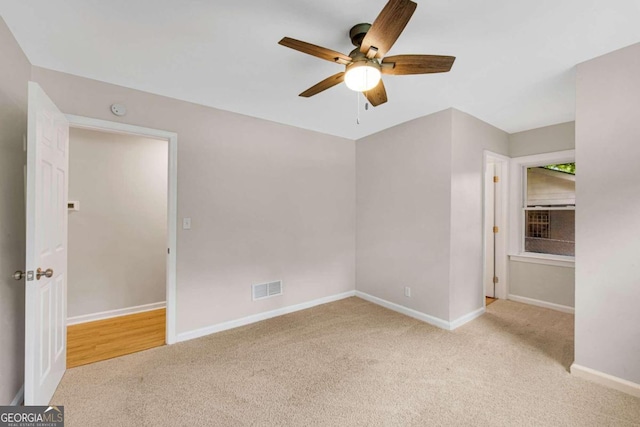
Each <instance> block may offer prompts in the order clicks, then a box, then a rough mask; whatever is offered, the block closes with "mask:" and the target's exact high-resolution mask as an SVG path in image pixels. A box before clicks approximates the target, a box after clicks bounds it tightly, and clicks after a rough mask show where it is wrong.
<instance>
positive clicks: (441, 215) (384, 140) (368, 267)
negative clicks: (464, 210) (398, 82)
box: [356, 110, 452, 320]
mask: <svg viewBox="0 0 640 427" xmlns="http://www.w3.org/2000/svg"><path fill="white" fill-rule="evenodd" d="M451 116H452V110H445V111H441V112H439V113H435V114H431V115H429V116H426V117H422V118H419V119H416V120H412V121H410V122H407V123H404V124H401V125H398V126H395V127H393V128H390V129H387V130H385V131H382V132H379V133H377V134H374V135H371V136H368V137H366V138H363V139H360V140H358V141H357V142H356V150H357V155H356V162H357V164H356V171H357V191H356V193H357V210H356V211H357V222H356V223H357V234H356V236H357V237H356V239H357V248H358V251H357V261H356V266H357V275H356V277H357V283H356V288H357V290H358V291H362V292H365V293H368V294H370V295H373V296H376V297H378V298H382V299H384V300H387V301H390V302H393V303H396V304H399V305H402V306H405V307H409V308H411V309H414V310H417V311H420V312H422V313H426V314H429V315H431V316H435V317H438V318H440V319H443V320H448V319H449V281H450V277H449V274H450V273H449V260H450V241H449V240H450V239H449V236H450V233H451V230H450V221H451V219H450V218H451V217H450V213H451V207H450V206H451ZM405 286H409V287H411V291H412V295H411V298H407V297H405V296H404V287H405Z"/></svg>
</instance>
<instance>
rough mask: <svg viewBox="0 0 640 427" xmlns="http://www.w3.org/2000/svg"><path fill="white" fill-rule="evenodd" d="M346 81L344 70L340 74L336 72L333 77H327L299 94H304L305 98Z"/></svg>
mask: <svg viewBox="0 0 640 427" xmlns="http://www.w3.org/2000/svg"><path fill="white" fill-rule="evenodd" d="M343 81H344V71H341V72H339V73H338V74H334V75H333V76H331V77H327V78H326V79H324V80H323V81H321V82H320V83H318V84H316V85H314V86H311V87H310V88H309V89H307V90H305V91H304V92H302V93H301V94H300V95H299V96H304V97H305V98H309V97H310V96H313V95H317V94H319V93H320V92H322V91H323V90H327V89H329V88H331V87H334V86H335V85H337V84H340V83H342V82H343Z"/></svg>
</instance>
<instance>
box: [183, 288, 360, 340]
mask: <svg viewBox="0 0 640 427" xmlns="http://www.w3.org/2000/svg"><path fill="white" fill-rule="evenodd" d="M355 294H356V292H355V291H349V292H343V293H341V294H337V295H331V296H328V297H324V298H318V299H315V300H313V301H308V302H303V303H301V304H296V305H290V306H288V307H283V308H278V309H276V310H271V311H266V312H264V313H258V314H253V315H251V316H247V317H243V318H241V319H236V320H230V321H228V322H223V323H218V324H216V325H211V326H206V327H204V328H200V329H195V330H193V331H188V332H181V333H179V334H178V335H177V337H176V342H182V341H188V340H192V339H195V338H200V337H204V336H206V335H211V334H214V333H216V332H222V331H226V330H228V329H233V328H237V327H240V326H245V325H249V324H251V323H256V322H260V321H262V320H267V319H271V318H272V317H277V316H282V315H283V314H289V313H293V312H295V311H300V310H305V309H307V308H311V307H315V306H317V305H322V304H326V303H329V302H333V301H338V300H341V299H345V298H349V297H352V296H355Z"/></svg>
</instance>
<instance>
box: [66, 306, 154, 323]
mask: <svg viewBox="0 0 640 427" xmlns="http://www.w3.org/2000/svg"><path fill="white" fill-rule="evenodd" d="M166 306H167V304H166V302H165V301H160V302H154V303H151V304H144V305H137V306H135V307H127V308H119V309H117V310H109V311H101V312H100V313H91V314H83V315H82V316H74V317H68V318H67V326H69V325H77V324H78V323H86V322H95V321H96V320H104V319H110V318H112V317H118V316H126V315H127V314H135V313H142V312H145V311H151V310H158V309H160V308H165V307H166Z"/></svg>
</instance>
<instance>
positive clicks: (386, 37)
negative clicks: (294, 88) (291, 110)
mask: <svg viewBox="0 0 640 427" xmlns="http://www.w3.org/2000/svg"><path fill="white" fill-rule="evenodd" d="M416 6H417V4H416V3H415V2H412V1H410V0H389V2H388V3H387V4H386V6H385V7H384V8H383V9H382V11H381V12H380V14H379V15H378V17H377V18H376V19H375V21H373V24H357V25H355V26H354V27H353V28H351V30H350V31H349V36H350V38H351V43H353V45H354V46H356V48H355V49H354V50H353V51H352V52H351V53H350V54H349V55H348V56H347V55H344V54H342V53H340V52H336V51H334V50H331V49H327V48H324V47H321V46H316V45H314V44H311V43H307V42H303V41H300V40H296V39H292V38H289V37H284V38H283V39H282V40H280V41H279V42H278V43H279V44H281V45H283V46H286V47H289V48H291V49H295V50H298V51H300V52H303V53H307V54H309V55H313V56H315V57H318V58H321V59H325V60H327V61H331V62H335V63H337V64H341V65H344V66H345V70H344V71H341V72H339V73H337V74H334V75H333V76H331V77H328V78H326V79H324V80H322V81H321V82H320V83H318V84H316V85H314V86H312V87H310V88H309V89H307V90H305V91H304V92H302V93H301V94H300V96H303V97H306V98H308V97H310V96H313V95H317V94H318V93H320V92H322V91H324V90H326V89H329V88H331V87H333V86H335V85H337V84H339V83H342V82H343V81H344V82H345V83H346V85H347V87H349V88H350V89H352V90H355V91H357V92H364V95H365V96H366V98H367V100H369V102H370V103H371V105H373V106H374V107H375V106H377V105H380V104H384V103H385V102H387V92H386V90H385V88H384V84H383V83H382V80H381V74H391V75H406V74H429V73H446V72H448V71H449V70H451V67H452V66H453V61H455V59H456V58H455V57H454V56H440V55H394V56H385V55H386V54H387V52H388V51H389V49H391V46H393V44H394V43H395V42H396V40H397V39H398V37H399V36H400V33H402V30H404V27H406V25H407V23H408V22H409V20H410V19H411V16H412V15H413V12H414V11H415V10H416Z"/></svg>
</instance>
